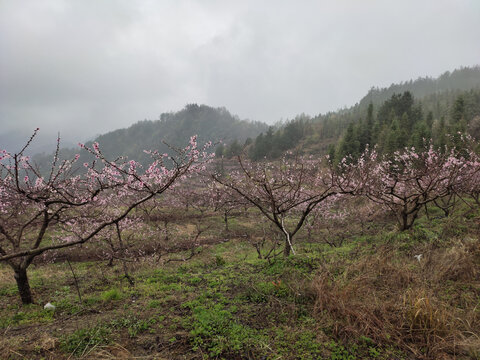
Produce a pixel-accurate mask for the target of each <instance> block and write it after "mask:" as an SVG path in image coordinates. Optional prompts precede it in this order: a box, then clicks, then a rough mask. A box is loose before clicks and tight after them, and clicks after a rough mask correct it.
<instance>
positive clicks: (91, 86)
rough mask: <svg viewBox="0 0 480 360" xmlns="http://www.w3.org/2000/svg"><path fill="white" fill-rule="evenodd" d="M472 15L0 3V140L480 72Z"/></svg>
mask: <svg viewBox="0 0 480 360" xmlns="http://www.w3.org/2000/svg"><path fill="white" fill-rule="evenodd" d="M479 20H480V2H479V1H478V0H470V1H468V0H457V1H442V0H425V1H413V0H408V1H398V0H397V1H385V0H369V1H358V0H350V1H347V0H344V1H306V0H305V1H261V2H260V1H221V0H218V1H215V0H210V1H208V0H207V1H183V0H172V1H129V0H124V1H119V0H115V1H114V0H111V1H110V0H103V1H98V0H82V1H67V0H42V1H38V0H31V1H28V0H22V1H18V0H1V1H0V123H1V127H0V141H1V139H6V138H7V137H9V136H10V134H13V133H23V132H25V133H30V132H31V131H32V130H33V129H34V128H36V127H39V128H40V129H41V131H42V132H43V134H44V135H48V136H55V135H54V134H56V133H57V132H58V131H59V132H60V133H61V134H62V137H63V138H64V139H65V140H66V141H67V142H68V141H72V142H76V141H81V140H85V139H88V138H91V137H93V136H94V135H96V134H99V133H104V132H107V131H109V130H113V129H117V128H120V127H126V126H129V125H130V124H132V123H134V122H136V121H138V120H142V119H145V118H148V119H157V118H158V117H159V114H160V113H162V112H169V111H177V110H179V109H181V108H182V107H183V106H184V105H185V104H187V103H199V104H200V103H203V104H207V105H210V106H224V107H226V108H227V109H228V110H229V111H231V112H232V113H234V114H237V115H239V116H240V118H249V119H252V120H258V121H264V122H268V123H273V122H275V121H278V120H280V119H286V118H292V117H294V116H295V115H297V114H299V113H307V114H311V115H315V114H318V113H324V112H327V111H333V110H336V109H338V108H341V107H344V106H351V105H353V104H354V103H355V102H357V101H359V100H360V98H361V97H362V96H363V95H365V94H366V92H367V91H368V90H369V88H370V87H372V86H380V87H381V86H388V85H390V84H391V83H394V82H400V81H405V80H409V79H414V78H417V77H419V76H438V75H440V74H441V73H443V72H444V71H447V70H450V71H451V70H454V69H455V68H458V67H460V66H469V65H474V64H478V63H479V62H480V21H479ZM50 134H53V135H50ZM2 136H3V137H2ZM1 147H2V146H1V144H0V148H1Z"/></svg>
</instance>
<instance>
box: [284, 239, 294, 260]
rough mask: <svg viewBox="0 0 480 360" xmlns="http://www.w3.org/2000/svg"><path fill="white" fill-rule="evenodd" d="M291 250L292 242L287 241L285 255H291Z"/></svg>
mask: <svg viewBox="0 0 480 360" xmlns="http://www.w3.org/2000/svg"><path fill="white" fill-rule="evenodd" d="M291 250H292V247H291V246H290V243H289V242H288V241H285V249H284V250H283V256H284V257H289V256H290V251H291Z"/></svg>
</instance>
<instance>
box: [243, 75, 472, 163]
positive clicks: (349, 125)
mask: <svg viewBox="0 0 480 360" xmlns="http://www.w3.org/2000/svg"><path fill="white" fill-rule="evenodd" d="M478 116H480V66H475V67H464V68H461V69H458V70H454V71H453V72H445V73H444V74H442V75H441V76H439V77H438V78H435V79H434V78H428V77H427V78H419V79H417V80H415V81H412V80H410V81H407V82H402V83H400V84H392V85H391V86H389V87H388V88H381V89H380V88H372V89H371V90H370V91H369V92H368V94H367V95H366V96H364V97H363V98H362V99H361V100H360V101H359V102H358V103H357V104H355V105H354V106H352V107H350V108H348V109H341V110H338V111H335V112H329V113H327V114H320V115H317V116H315V117H309V116H305V115H302V116H298V117H296V118H295V119H293V120H290V121H287V122H285V123H284V124H281V125H280V126H278V127H270V128H269V129H268V130H267V131H266V132H265V133H262V134H260V135H259V136H258V137H257V138H256V139H255V140H254V141H253V143H252V144H251V145H250V146H249V147H248V149H245V150H246V151H248V153H249V155H250V157H251V158H252V159H261V158H263V157H267V158H276V157H278V156H280V155H281V154H282V153H283V152H284V151H286V150H293V149H295V151H297V152H300V153H311V154H326V153H327V152H328V153H330V154H331V155H332V156H335V157H337V158H339V157H343V156H345V155H347V154H358V153H360V152H361V151H363V149H364V148H365V145H366V144H370V145H379V146H380V148H381V149H383V150H385V151H392V150H396V149H399V148H401V147H403V146H415V145H417V146H418V145H419V144H420V143H421V142H423V138H426V139H433V140H434V142H435V143H436V144H438V145H442V144H444V143H445V141H446V140H445V137H446V136H447V135H448V134H449V133H450V134H451V133H456V132H458V131H460V132H471V133H472V132H477V130H476V127H478V125H477V122H478V120H474V119H477V117H478Z"/></svg>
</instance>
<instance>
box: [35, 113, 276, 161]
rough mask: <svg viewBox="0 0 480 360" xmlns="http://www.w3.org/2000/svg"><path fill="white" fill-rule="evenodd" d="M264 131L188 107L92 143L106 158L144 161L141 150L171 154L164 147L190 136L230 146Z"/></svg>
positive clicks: (258, 126)
mask: <svg viewBox="0 0 480 360" xmlns="http://www.w3.org/2000/svg"><path fill="white" fill-rule="evenodd" d="M266 128H267V125H266V124H263V123H261V122H256V121H248V120H240V119H239V118H238V116H235V115H232V114H230V112H228V111H227V110H226V109H225V108H212V107H209V106H206V105H197V104H189V105H186V106H185V107H184V108H183V109H182V110H180V111H178V112H172V113H163V114H161V115H160V119H159V120H144V121H139V122H137V123H135V124H133V125H132V126H130V127H128V128H125V129H118V130H114V131H111V132H108V133H106V134H103V135H100V136H98V137H97V138H95V140H94V141H96V142H98V143H99V144H100V147H101V149H102V152H103V153H104V154H105V155H106V156H107V158H110V159H113V158H116V157H118V156H128V157H129V158H131V159H135V160H138V161H140V162H144V161H145V160H147V157H148V156H147V155H146V154H145V153H144V152H143V150H150V149H155V150H158V151H159V152H160V153H163V152H167V153H168V152H171V149H170V147H169V146H168V145H170V146H173V147H181V146H184V145H185V144H186V143H187V142H188V139H189V138H190V136H192V135H198V141H199V143H204V142H207V141H213V142H218V141H223V142H226V143H231V142H233V141H235V140H237V141H239V142H241V143H242V144H243V142H245V140H246V139H248V138H254V137H255V136H257V135H258V134H259V133H261V132H262V131H265V130H266ZM91 143H92V142H88V143H87V144H86V145H87V146H88V145H91ZM167 144H168V145H167ZM78 151H79V150H78V149H62V151H61V153H62V156H63V157H65V158H69V157H72V156H74V154H75V153H77V152H78ZM82 156H84V155H82ZM49 158H50V155H45V154H43V155H37V156H36V161H37V162H39V163H41V164H44V163H45V162H46V161H48V159H49Z"/></svg>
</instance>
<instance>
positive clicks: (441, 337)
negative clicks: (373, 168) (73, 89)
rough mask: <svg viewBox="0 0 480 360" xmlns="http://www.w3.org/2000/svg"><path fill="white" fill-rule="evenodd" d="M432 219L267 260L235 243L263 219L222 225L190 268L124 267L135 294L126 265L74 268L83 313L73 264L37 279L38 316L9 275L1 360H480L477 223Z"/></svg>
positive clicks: (313, 241)
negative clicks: (227, 229) (49, 306)
mask: <svg viewBox="0 0 480 360" xmlns="http://www.w3.org/2000/svg"><path fill="white" fill-rule="evenodd" d="M435 215H436V213H435V209H433V210H432V213H431V217H433V218H434V219H432V220H428V219H427V218H426V217H425V216H423V217H421V218H420V219H419V221H418V222H417V224H416V225H415V226H414V229H413V230H411V231H408V232H402V233H400V232H398V231H397V230H396V229H395V224H394V223H393V222H389V221H386V222H384V223H381V222H374V223H373V224H377V225H375V226H373V225H372V226H370V227H369V228H368V229H363V230H360V229H358V228H356V227H355V225H354V224H351V225H350V226H351V231H350V232H349V235H348V237H347V238H346V239H345V240H344V241H343V242H342V243H341V245H338V246H337V247H335V246H331V245H328V244H327V243H326V242H325V241H324V239H323V237H324V236H325V235H324V234H322V233H318V234H314V236H310V237H307V235H306V234H302V236H300V237H299V238H298V241H297V244H296V246H295V247H296V251H297V254H296V255H295V256H291V257H289V258H283V257H281V256H279V257H276V258H274V259H269V260H265V259H260V258H259V257H258V253H257V250H256V249H255V248H254V247H253V246H252V245H251V243H249V241H247V240H246V239H245V238H243V237H241V236H235V235H234V234H237V235H238V234H240V233H241V232H242V231H244V230H245V229H248V228H249V227H250V228H251V229H254V228H255V226H256V225H255V221H254V219H255V216H252V218H250V219H244V218H237V219H234V220H233V221H232V222H231V224H230V229H231V230H230V233H225V231H224V230H223V229H222V227H223V224H222V219H221V218H220V217H215V216H214V217H211V218H210V219H209V221H210V222H211V223H212V227H210V228H209V230H208V231H207V232H205V234H204V235H205V237H206V238H208V239H209V241H206V242H205V243H204V245H203V246H201V247H198V248H197V249H196V255H195V256H193V257H192V259H190V260H188V261H169V259H170V260H172V259H174V260H179V259H181V258H182V256H188V255H189V254H191V253H190V252H189V251H188V252H185V253H177V254H170V255H168V256H165V257H163V258H161V259H160V260H158V261H156V260H154V258H152V257H145V258H142V259H140V260H138V261H135V262H133V263H128V267H129V273H130V275H131V276H132V277H133V278H134V280H135V284H134V285H133V286H131V285H130V284H129V282H128V281H127V280H126V279H125V278H124V276H123V268H122V266H121V264H120V262H119V261H115V262H114V263H113V266H107V262H106V261H81V262H80V261H77V262H71V265H72V268H73V270H74V273H75V276H76V277H77V279H78V284H79V290H80V294H81V297H82V301H81V302H80V300H79V296H78V292H77V288H76V285H75V279H74V277H73V273H72V270H71V268H70V267H69V265H68V263H65V262H57V263H38V264H35V265H33V266H32V267H31V268H30V269H29V275H30V282H31V286H32V289H33V293H34V297H35V300H36V304H34V305H30V306H21V304H20V300H19V298H18V293H17V289H16V286H15V283H14V280H13V274H12V272H11V270H10V269H9V268H7V267H6V266H4V265H0V358H5V359H72V358H84V359H134V358H135V359H332V360H334V359H345V360H350V359H480V239H479V234H480V214H479V213H478V211H477V212H472V211H471V210H469V209H466V208H465V209H460V210H458V211H457V212H456V213H455V214H453V215H452V216H451V217H449V218H443V217H441V216H435ZM437 215H438V213H437ZM182 221H186V220H185V218H184V220H182ZM215 226H216V227H215ZM194 228H195V227H194V226H192V225H189V224H187V223H184V224H181V226H179V228H178V229H180V230H181V231H187V230H188V231H190V230H192V231H193V229H194ZM182 229H183V230H182ZM239 229H242V231H240V230H239ZM180 230H179V231H180ZM337 230H338V232H339V233H340V232H342V234H344V233H345V232H344V230H345V229H340V228H339V229H337ZM252 231H253V230H252ZM177 233H178V232H177ZM329 236H335V232H333V235H332V233H330V235H329ZM212 239H216V240H217V241H212ZM308 239H310V240H308ZM420 254H421V257H418V256H417V257H415V255H420ZM47 302H51V303H52V304H54V305H55V306H56V309H55V311H48V310H44V309H43V305H44V304H45V303H47Z"/></svg>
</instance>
